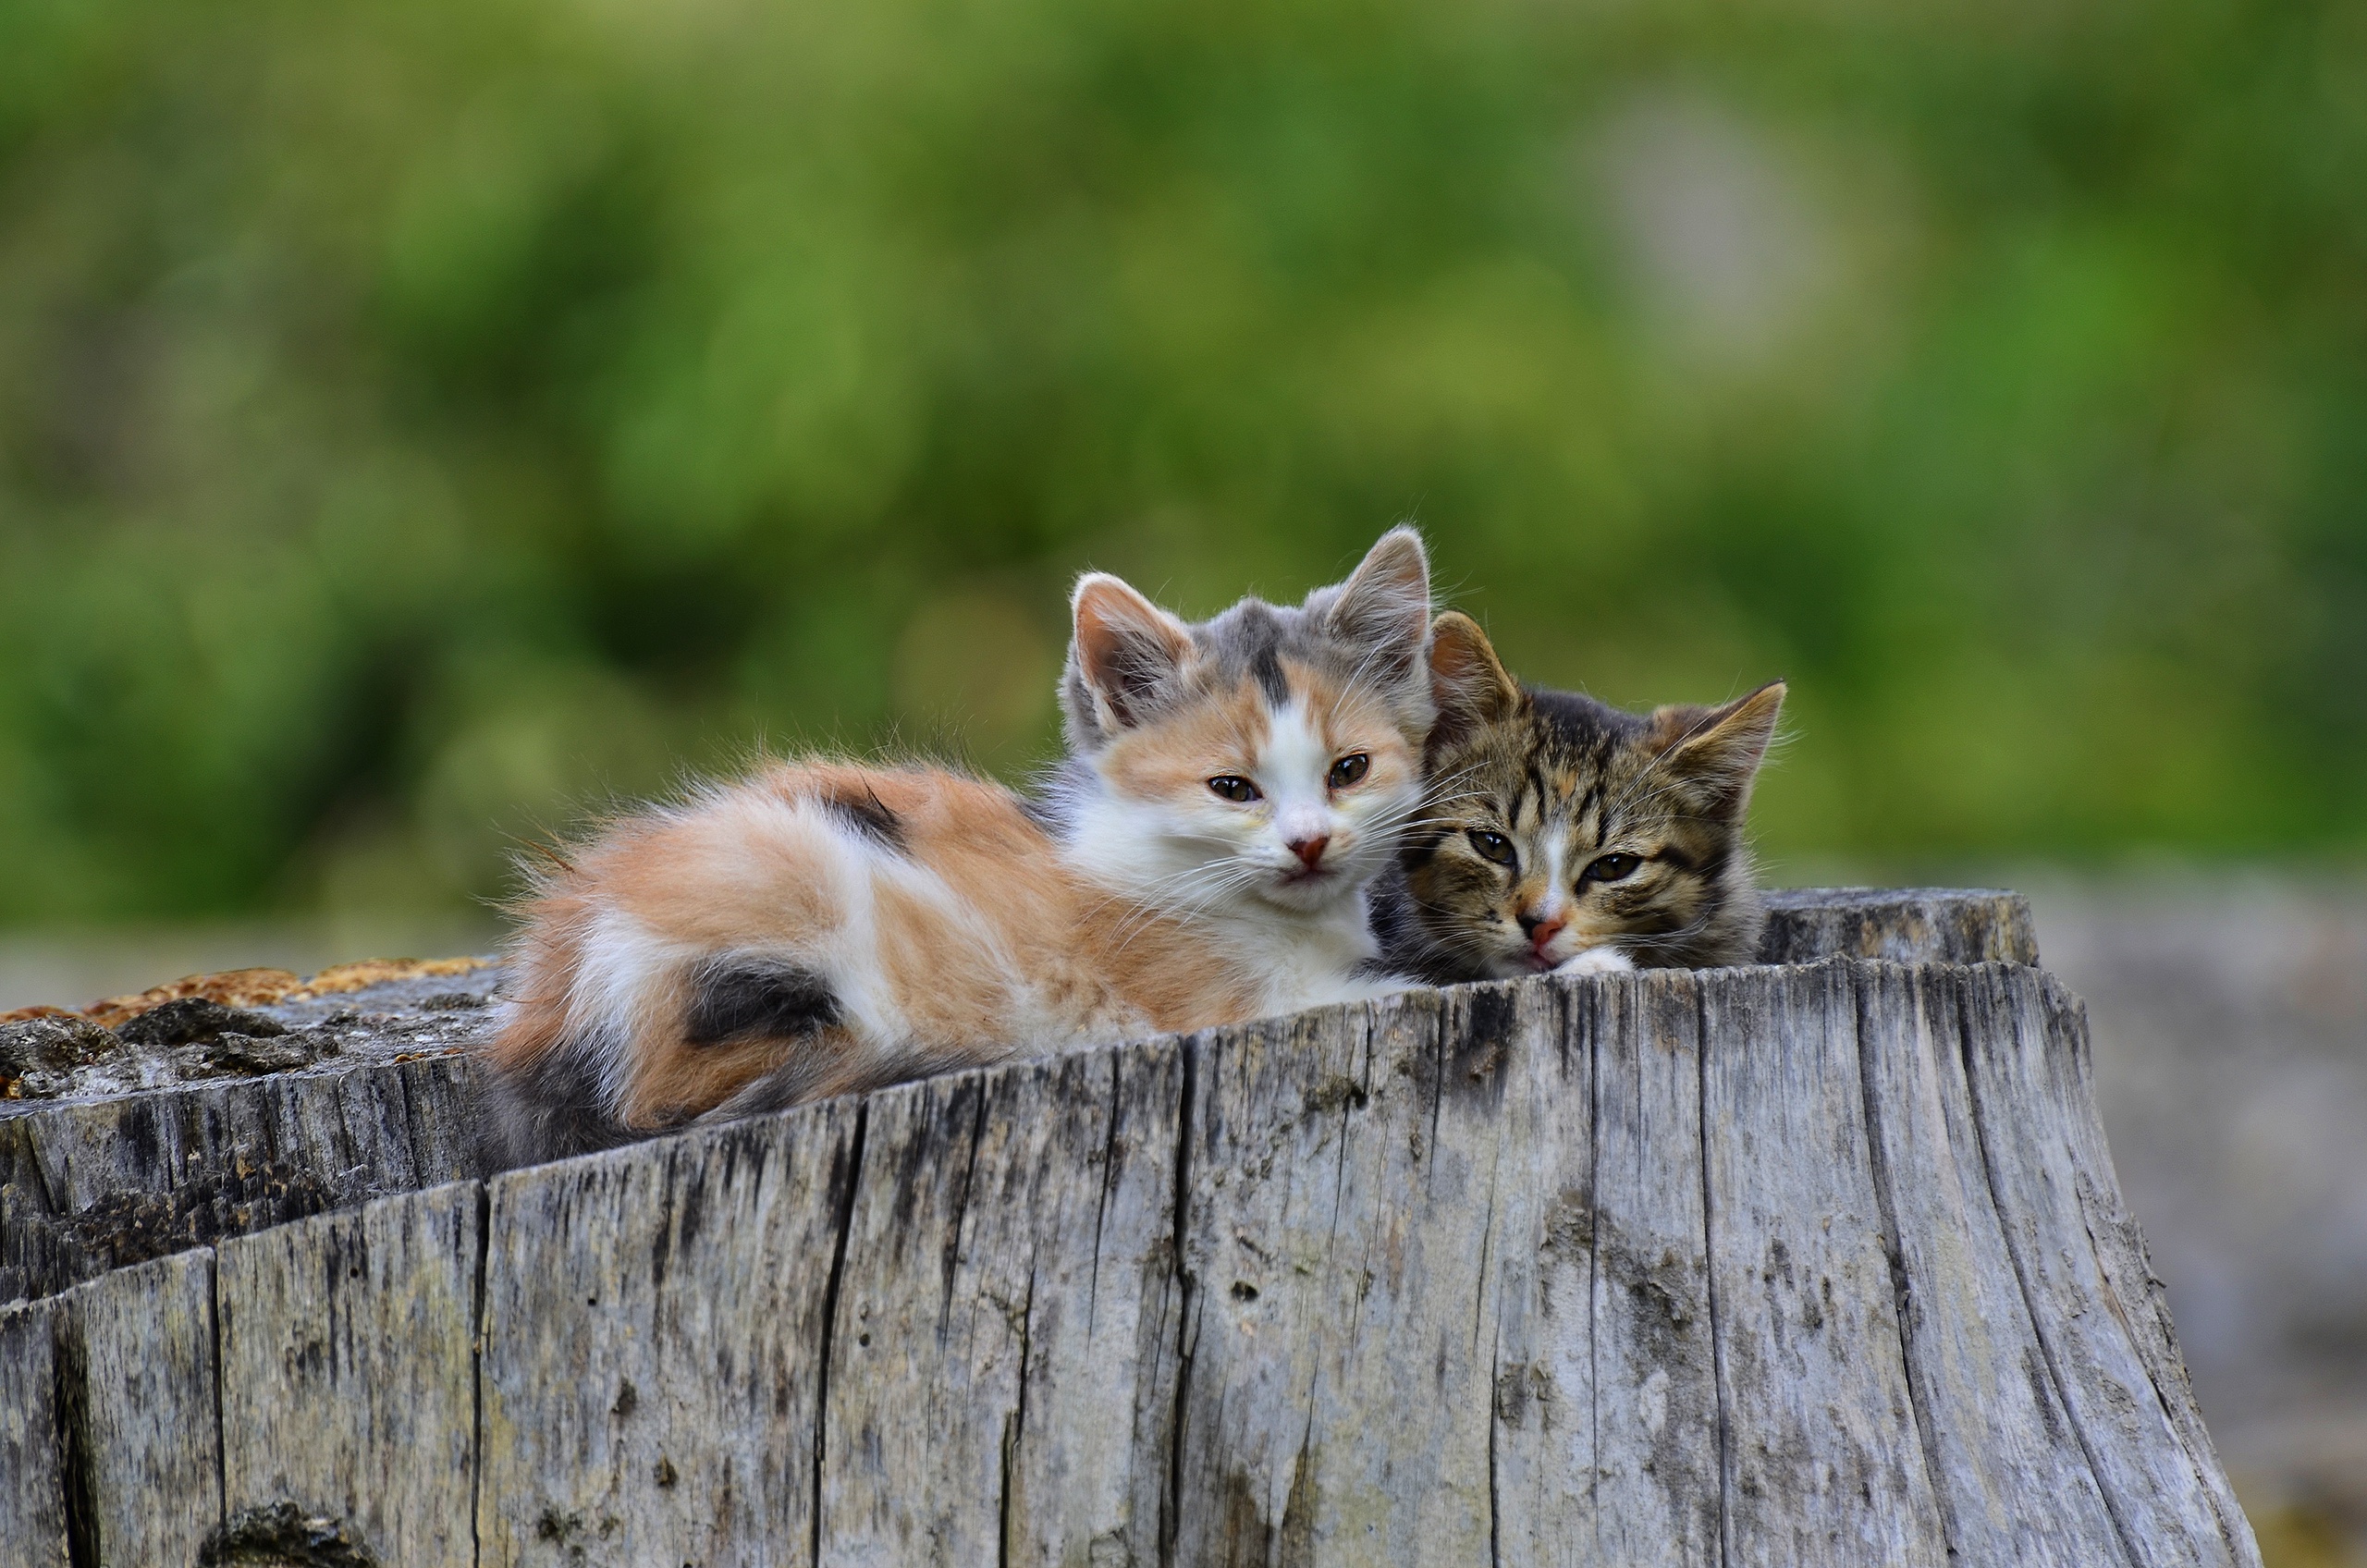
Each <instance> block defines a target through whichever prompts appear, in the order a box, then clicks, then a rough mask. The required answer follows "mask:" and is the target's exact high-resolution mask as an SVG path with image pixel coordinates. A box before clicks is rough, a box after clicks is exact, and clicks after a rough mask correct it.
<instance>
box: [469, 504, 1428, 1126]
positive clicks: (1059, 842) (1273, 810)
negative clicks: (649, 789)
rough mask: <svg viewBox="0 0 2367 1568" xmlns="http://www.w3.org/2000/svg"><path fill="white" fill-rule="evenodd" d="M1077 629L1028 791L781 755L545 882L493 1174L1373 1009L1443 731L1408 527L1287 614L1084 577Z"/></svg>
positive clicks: (493, 1062) (505, 1065)
mask: <svg viewBox="0 0 2367 1568" xmlns="http://www.w3.org/2000/svg"><path fill="white" fill-rule="evenodd" d="M1073 612H1074V623H1075V635H1074V639H1073V643H1072V644H1071V647H1070V651H1069V661H1068V667H1067V669H1066V671H1065V673H1064V675H1063V677H1062V680H1061V699H1062V703H1063V706H1064V708H1065V710H1066V728H1067V735H1068V741H1069V745H1070V749H1071V753H1072V755H1071V760H1070V763H1069V765H1068V766H1067V768H1066V770H1065V771H1064V772H1063V773H1062V774H1061V776H1060V778H1059V780H1058V783H1057V785H1056V786H1055V788H1054V789H1053V790H1052V791H1051V792H1050V796H1049V799H1048V800H1046V801H1043V802H1026V801H1023V800H1021V799H1020V798H1019V797H1018V796H1016V795H1014V794H1012V792H1011V791H1010V790H1005V789H1003V788H1001V787H1000V786H999V785H996V784H992V783H989V782H986V781H984V780H981V779H977V778H969V777H966V776H964V775H962V774H958V773H953V772H950V771H948V770H946V769H943V768H936V767H918V766H913V767H872V766H859V765H855V764H852V763H843V762H812V761H807V762H786V763H779V764H775V765H773V766H767V767H765V768H762V769H760V770H759V771H757V772H756V773H755V774H754V775H753V776H751V777H749V778H744V779H742V780H740V781H738V782H736V783H729V784H717V785H710V786H708V787H706V788H705V789H702V790H698V791H696V792H695V793H693V794H692V795H691V796H690V798H688V799H687V800H684V801H681V802H677V803H674V804H670V805H663V806H656V807H653V808H650V809H648V810H645V811H643V812H641V813H639V814H638V815H632V816H628V817H626V818H624V819H623V820H621V821H618V822H615V823H612V824H610V825H608V826H607V827H605V828H604V829H602V830H601V831H600V832H599V833H598V834H597V835H596V836H595V837H594V838H593V839H591V840H590V841H589V842H588V843H586V844H585V845H584V846H583V848H582V849H581V850H580V851H578V852H576V853H575V854H573V855H572V856H571V857H570V858H569V860H568V861H567V863H566V864H562V865H559V866H557V867H555V868H552V869H549V870H547V871H546V872H544V873H542V874H541V875H540V876H539V877H538V880H537V882H536V885H535V887H534V888H533V894H532V896H531V899H530V900H529V901H528V902H527V903H526V905H525V906H524V909H523V914H524V926H523V929H522V930H521V932H520V933H519V935H518V937H517V938H516V941H515V944H514V947H513V953H512V960H511V962H512V967H513V974H514V975H515V979H514V980H513V982H512V984H513V986H515V988H516V989H515V994H514V998H513V999H512V1000H510V1001H509V1002H508V1003H507V1004H506V1013H505V1016H504V1018H503V1020H502V1023H501V1027H500V1030H499V1033H498V1035H497V1036H496V1037H495V1038H494V1039H493V1040H492V1041H491V1042H490V1044H489V1046H488V1047H487V1048H486V1053H485V1065H486V1066H487V1068H489V1069H490V1072H489V1075H488V1076H489V1079H490V1085H491V1087H490V1095H489V1098H488V1101H487V1104H488V1107H489V1109H490V1112H491V1119H492V1125H491V1127H490V1128H489V1129H488V1138H487V1143H488V1145H489V1146H488V1153H489V1154H490V1155H491V1156H492V1157H493V1158H495V1159H497V1160H504V1161H508V1162H511V1163H517V1162H522V1161H526V1160H531V1159H541V1158H557V1157H558V1156H560V1155H564V1154H570V1153H574V1152H578V1151H581V1150H584V1149H590V1148H597V1147H603V1146H607V1145H611V1144H616V1143H620V1142H623V1141H625V1140H628V1139H631V1138H633V1137H639V1136H645V1135H647V1134H649V1133H654V1132H656V1131H659V1130H661V1129H664V1128H668V1127H673V1126H677V1125H680V1124H681V1123H682V1122H684V1121H689V1120H691V1119H693V1118H695V1117H699V1116H702V1115H715V1116H731V1115H740V1114H745V1113H748V1112H751V1111H754V1110H760V1109H772V1108H776V1107H779V1106H783V1105H788V1104H791V1103H794V1102H797V1101H800V1100H804V1099H810V1098H815V1097H817V1096H825V1095H831V1094H840V1093H844V1092H848V1091H851V1090H855V1089H861V1088H865V1087H868V1086H872V1085H877V1084H885V1083H891V1082H895V1081H898V1080H901V1079H904V1078H910V1077H914V1076H917V1075H919V1074H921V1073H923V1072H929V1071H934V1070H940V1069H945V1068H951V1067H963V1066H972V1065H976V1064H980V1063H985V1062H991V1061H997V1060H1003V1059H1005V1058H1008V1057H1011V1056H1014V1055H1017V1054H1020V1053H1021V1052H1023V1051H1024V1052H1026V1053H1028V1054H1049V1053H1050V1052H1054V1051H1058V1050H1061V1049H1065V1048H1072V1047H1077V1046H1080V1045H1085V1044H1089V1043H1093V1042H1102V1041H1115V1040H1120V1039H1124V1038H1128V1037H1131V1036H1139V1035H1149V1034H1156V1033H1159V1032H1161V1031H1167V1030H1185V1029H1198V1028H1204V1027H1208V1026H1209V1025H1213V1024H1220V1023H1234V1022H1238V1021H1240V1020H1243V1019H1246V1018H1254V1017H1261V1016H1265V1015H1267V1014H1271V1013H1279V1012H1287V1011H1294V1010H1296V1009H1299V1008H1305V1007H1312V1006H1317V1005H1318V1004H1321V1003H1325V1002H1331V1001H1339V1000H1345V999H1350V998H1359V997H1367V996H1372V995H1376V994H1378V993H1380V991H1382V990H1384V989H1387V988H1388V987H1387V986H1385V985H1384V984H1383V983H1382V982H1380V981H1378V980H1376V979H1374V978H1371V977H1370V974H1369V969H1370V965H1371V962H1372V961H1373V959H1374V958H1375V957H1376V954H1377V949H1376V947H1375V944H1374V942H1373V939H1372V937H1371V933H1370V926H1369V923H1368V917H1367V907H1366V897H1365V895H1366V893H1367V890H1368V888H1369V885H1370V883H1371V882H1372V880H1373V879H1374V878H1375V877H1376V876H1379V875H1380V874H1381V873H1382V872H1383V871H1384V870H1386V869H1387V868H1388V866H1389V865H1390V864H1392V857H1393V853H1394V851H1395V849H1396V843H1397V838H1398V835H1399V833H1400V831H1401V830H1402V828H1403V826H1404V823H1405V822H1406V820H1407V819H1408V818H1410V817H1411V816H1412V815H1414V813H1415V812H1416V811H1417V809H1418V808H1419V806H1420V802H1421V797H1422V772H1421V748H1422V745H1423V742H1424V740H1425V738H1426V736H1427V735H1428V733H1429V729H1430V726H1431V720H1432V718H1433V717H1434V716H1435V710H1434V707H1433V703H1432V697H1431V677H1430V672H1429V664H1428V661H1427V660H1426V658H1425V656H1424V654H1425V649H1426V647H1427V644H1428V640H1429V619H1430V609H1429V563H1428V560H1427V558H1426V557H1425V556H1424V553H1423V550H1422V545H1421V541H1420V539H1419V538H1418V537H1417V535H1415V534H1414V533H1412V532H1411V531H1410V530H1405V529H1400V530H1396V531H1394V532H1392V533H1389V534H1387V535H1385V536H1384V537H1383V538H1382V539H1381V540H1380V543H1379V544H1377V545H1374V546H1373V548H1372V551H1371V553H1370V554H1369V555H1367V557H1365V559H1364V562H1363V564H1362V565H1360V566H1359V567H1357V569H1356V570H1355V573H1354V575H1352V576H1351V577H1349V578H1348V580H1347V581H1346V582H1343V583H1340V584H1338V585H1335V586H1333V587H1329V588H1322V589H1318V590H1317V591H1316V592H1315V593H1313V594H1309V595H1308V596H1307V598H1306V602H1305V604H1303V605H1301V606H1298V607H1297V608H1287V607H1278V606H1273V605H1269V604H1266V603H1264V602H1262V601H1260V600H1257V599H1245V600H1244V601H1242V602H1241V603H1240V604H1238V605H1235V606H1233V608H1232V609H1230V610H1228V611H1226V612H1225V613H1224V614H1222V615H1220V616H1219V617H1217V618H1216V619H1213V620H1209V621H1206V622H1202V623H1199V624H1196V625H1187V624H1186V623H1184V621H1181V620H1178V619H1176V618H1174V617H1173V616H1171V615H1169V614H1168V613H1167V612H1166V611H1164V610H1162V609H1159V607H1158V606H1155V605H1153V604H1152V603H1151V602H1150V601H1149V600H1147V599H1146V598H1144V597H1143V596H1142V595H1141V594H1138V593H1136V592H1135V591H1134V589H1132V588H1130V587H1128V586H1127V585H1126V584H1125V583H1123V582H1120V581H1119V580H1118V579H1116V578H1114V577H1109V576H1103V575H1099V574H1095V575H1090V576H1087V577H1085V579H1084V580H1083V581H1082V582H1080V583H1079V584H1078V586H1077V590H1076V594H1075V596H1074V600H1073ZM980 652H981V656H987V657H991V656H992V651H991V650H981V651H980Z"/></svg>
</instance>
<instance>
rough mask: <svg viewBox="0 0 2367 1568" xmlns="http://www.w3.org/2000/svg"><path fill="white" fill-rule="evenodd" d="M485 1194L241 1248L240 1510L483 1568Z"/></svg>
mask: <svg viewBox="0 0 2367 1568" xmlns="http://www.w3.org/2000/svg"><path fill="white" fill-rule="evenodd" d="M480 1197H481V1191H480V1189H479V1188H478V1186H477V1185H476V1183H474V1182H460V1183H456V1184H453V1185H448V1186H442V1187H435V1188H431V1189H429V1190H428V1191H426V1192H423V1193H417V1194H410V1195H407V1196H403V1197H399V1198H393V1199H390V1200H388V1201H386V1202H384V1203H377V1204H372V1205H369V1206H367V1207H363V1208H361V1209H358V1210H356V1211H354V1212H352V1213H350V1214H341V1215H330V1216H324V1217H321V1218H318V1219H307V1220H303V1221H300V1222H299V1223H297V1224H294V1225H284V1226H280V1227H278V1228H276V1229H275V1230H270V1231H264V1232H262V1233H261V1234H259V1235H255V1236H250V1237H245V1238H241V1239H239V1240H235V1241H229V1242H225V1243H223V1244H222V1246H221V1248H220V1249H219V1251H218V1253H217V1255H216V1259H215V1269H216V1280H217V1281H218V1290H219V1292H220V1310H221V1378H222V1445H223V1479H224V1492H225V1500H226V1502H227V1509H228V1513H230V1514H231V1515H233V1516H235V1515H238V1514H239V1513H243V1512H246V1511H248V1510H252V1509H263V1508H270V1507H273V1506H275V1505H276V1504H279V1503H292V1504H294V1505H295V1506H297V1507H298V1508H299V1509H301V1510H303V1511H304V1512H305V1513H318V1514H325V1515H328V1516H331V1517H335V1518H337V1519H339V1520H341V1521H344V1522H345V1523H346V1525H348V1528H349V1530H350V1533H351V1534H352V1535H353V1536H354V1537H356V1538H358V1539H359V1540H361V1541H362V1542H363V1543H365V1544H366V1545H367V1546H368V1547H369V1548H370V1549H371V1550H374V1551H375V1552H376V1553H377V1555H378V1556H379V1558H380V1559H381V1560H382V1561H384V1562H400V1563H405V1564H418V1565H419V1568H465V1565H466V1564H468V1563H470V1562H473V1561H474V1556H475V1544H474V1541H473V1538H472V1529H471V1521H470V1513H471V1508H472V1488H473V1485H474V1480H475V1460H476V1364H475V1354H474V1340H475V1338H476V1288H477V1256H478V1240H479V1234H480V1230H479V1223H478V1214H477V1207H478V1203H479V1201H480Z"/></svg>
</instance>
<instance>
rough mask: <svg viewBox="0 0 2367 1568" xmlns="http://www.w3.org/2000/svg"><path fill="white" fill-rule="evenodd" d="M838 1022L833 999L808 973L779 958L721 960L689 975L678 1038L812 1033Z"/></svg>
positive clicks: (705, 1042)
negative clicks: (687, 1004) (688, 1004)
mask: <svg viewBox="0 0 2367 1568" xmlns="http://www.w3.org/2000/svg"><path fill="white" fill-rule="evenodd" d="M838 1021H839V998H837V997H836V996H834V995H832V994H831V991H830V987H829V986H828V984H827V983H826V982H825V981H824V980H823V979H822V977H821V976H820V975H818V974H815V973H814V972H813V971H812V970H810V969H800V968H799V967H798V966H797V965H795V964H793V963H789V962H784V961H782V960H779V959H767V958H749V957H736V956H735V957H726V958H719V959H713V960H710V961H709V962H706V963H704V964H702V965H700V967H699V970H698V973H697V974H694V975H693V976H692V977H691V1007H690V1015H689V1017H687V1018H686V1019H684V1020H683V1034H684V1035H685V1037H686V1038H688V1039H689V1041H690V1043H691V1044H693V1045H694V1046H712V1045H716V1044H718V1043H720V1042H722V1041H725V1040H730V1039H737V1038H740V1037H742V1036H744V1035H764V1036H769V1037H776V1038H778V1037H781V1036H791V1035H812V1034H816V1033H818V1032H819V1031H821V1030H824V1029H827V1028H828V1027H829V1026H830V1025H831V1024H833V1023H837V1022H838Z"/></svg>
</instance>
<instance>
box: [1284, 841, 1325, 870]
mask: <svg viewBox="0 0 2367 1568" xmlns="http://www.w3.org/2000/svg"><path fill="white" fill-rule="evenodd" d="M1330 848H1331V835H1330V834H1329V833H1326V834H1324V835H1323V836H1322V837H1320V838H1316V839H1292V840H1291V853H1293V854H1294V855H1296V856H1298V862H1299V864H1301V865H1303V866H1305V867H1306V868H1307V870H1309V871H1313V870H1314V869H1315V868H1316V866H1317V865H1318V864H1321V863H1322V860H1323V851H1325V850H1327V849H1330Z"/></svg>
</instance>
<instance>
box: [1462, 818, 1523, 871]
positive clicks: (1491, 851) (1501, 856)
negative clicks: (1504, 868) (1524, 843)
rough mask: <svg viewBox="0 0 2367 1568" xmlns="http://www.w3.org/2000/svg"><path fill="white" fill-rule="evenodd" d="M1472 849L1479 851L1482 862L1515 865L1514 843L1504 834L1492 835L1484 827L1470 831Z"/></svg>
mask: <svg viewBox="0 0 2367 1568" xmlns="http://www.w3.org/2000/svg"><path fill="white" fill-rule="evenodd" d="M1470 837H1471V847H1472V848H1473V849H1475V850H1478V851H1479V858H1480V859H1481V860H1491V861H1494V862H1495V863H1496V864H1498V865H1510V864H1512V863H1513V841H1512V840H1511V839H1507V838H1505V837H1504V836H1503V835H1502V833H1490V832H1489V831H1488V830H1487V829H1486V828H1484V827H1474V828H1472V829H1471V830H1470Z"/></svg>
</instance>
